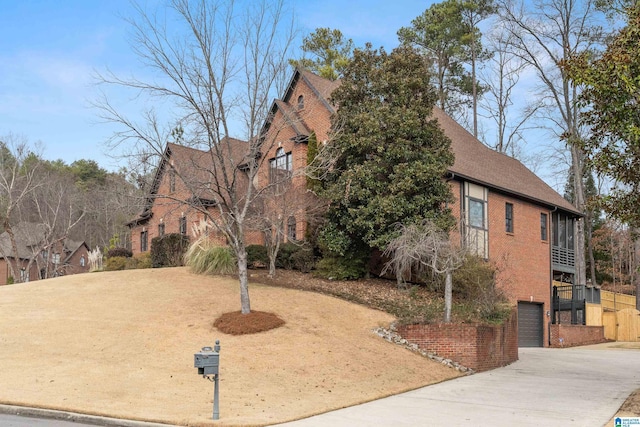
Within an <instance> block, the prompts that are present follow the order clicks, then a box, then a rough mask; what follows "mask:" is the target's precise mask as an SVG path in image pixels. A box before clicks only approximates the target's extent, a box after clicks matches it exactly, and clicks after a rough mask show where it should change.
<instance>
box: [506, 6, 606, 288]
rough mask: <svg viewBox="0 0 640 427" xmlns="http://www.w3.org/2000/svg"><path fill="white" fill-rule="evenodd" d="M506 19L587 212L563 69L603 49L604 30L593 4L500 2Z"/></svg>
mask: <svg viewBox="0 0 640 427" xmlns="http://www.w3.org/2000/svg"><path fill="white" fill-rule="evenodd" d="M499 3H500V15H501V18H502V20H503V25H504V28H505V29H506V31H508V33H509V41H510V47H509V49H510V51H511V52H513V53H514V54H515V55H517V56H518V57H519V58H520V59H522V60H523V61H524V62H525V63H527V64H528V65H529V66H530V67H532V69H533V70H535V72H536V75H537V78H538V86H537V99H536V100H535V102H536V103H537V105H539V109H538V112H539V113H541V114H540V115H541V118H543V119H544V121H545V123H547V124H548V126H547V127H548V128H549V130H551V131H552V132H554V133H555V134H556V135H557V139H558V141H560V140H564V141H565V142H566V144H567V146H568V149H569V150H570V153H571V168H572V169H571V170H572V174H573V181H574V190H575V200H574V206H575V207H576V209H577V210H579V211H580V212H584V211H585V203H586V198H585V190H584V186H583V183H582V175H583V173H582V171H583V168H584V161H585V156H584V153H583V150H582V149H581V148H580V144H579V141H580V140H581V138H583V135H582V134H581V132H582V129H581V127H580V124H579V122H578V113H579V109H578V105H577V102H576V101H577V95H578V89H577V88H576V86H575V85H573V84H572V83H571V81H570V80H569V78H568V76H567V73H566V71H565V70H564V69H563V68H562V66H561V64H562V63H563V61H566V60H568V59H569V58H570V57H572V56H574V55H576V54H577V53H579V52H582V51H587V50H590V49H593V48H595V47H597V45H598V43H599V42H600V41H601V40H602V38H601V36H602V28H601V27H599V26H598V25H597V22H596V18H597V16H598V11H597V10H596V9H595V7H594V2H593V1H592V0H584V1H582V0H580V1H578V0H535V1H533V2H531V3H526V4H525V3H524V2H521V1H518V0H516V1H513V0H500V1H499ZM576 223H577V225H576V252H577V253H576V276H577V277H576V279H577V280H576V282H577V283H578V284H581V285H584V284H585V283H586V263H585V257H584V250H585V232H584V227H585V224H584V221H582V220H579V221H577V222H576Z"/></svg>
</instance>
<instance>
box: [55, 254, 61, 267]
mask: <svg viewBox="0 0 640 427" xmlns="http://www.w3.org/2000/svg"><path fill="white" fill-rule="evenodd" d="M53 263H54V264H56V265H58V264H60V254H53Z"/></svg>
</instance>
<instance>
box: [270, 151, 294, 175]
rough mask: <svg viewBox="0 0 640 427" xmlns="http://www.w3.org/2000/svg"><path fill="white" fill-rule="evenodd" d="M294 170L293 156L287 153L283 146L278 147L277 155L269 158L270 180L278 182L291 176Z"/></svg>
mask: <svg viewBox="0 0 640 427" xmlns="http://www.w3.org/2000/svg"><path fill="white" fill-rule="evenodd" d="M292 172H293V156H292V155H291V153H290V152H289V153H285V152H284V149H283V148H278V150H277V151H276V157H274V158H273V159H271V160H269V182H270V183H272V184H273V183H278V182H282V181H284V180H285V179H287V178H290V177H291V173H292Z"/></svg>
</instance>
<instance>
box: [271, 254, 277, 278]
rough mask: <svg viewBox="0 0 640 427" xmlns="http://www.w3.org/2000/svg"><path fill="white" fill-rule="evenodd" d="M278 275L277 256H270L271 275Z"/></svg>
mask: <svg viewBox="0 0 640 427" xmlns="http://www.w3.org/2000/svg"><path fill="white" fill-rule="evenodd" d="M275 275H276V256H275V255H273V256H271V255H270V256H269V277H275Z"/></svg>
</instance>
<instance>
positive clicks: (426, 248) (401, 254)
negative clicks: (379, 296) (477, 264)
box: [384, 220, 468, 323]
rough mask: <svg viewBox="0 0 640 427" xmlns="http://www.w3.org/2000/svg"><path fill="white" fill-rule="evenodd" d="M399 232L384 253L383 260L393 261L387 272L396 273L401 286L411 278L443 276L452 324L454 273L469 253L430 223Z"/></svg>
mask: <svg viewBox="0 0 640 427" xmlns="http://www.w3.org/2000/svg"><path fill="white" fill-rule="evenodd" d="M399 229H400V234H399V235H398V237H396V238H395V239H393V240H392V241H391V242H390V243H389V245H388V246H387V248H386V249H385V251H384V256H387V257H389V258H390V261H389V262H388V263H387V265H386V266H385V271H387V270H392V271H393V272H395V274H396V278H397V281H398V286H401V285H402V283H403V282H404V281H405V280H407V279H409V278H410V277H411V275H412V274H416V273H417V274H424V273H427V272H429V271H431V272H434V273H436V274H444V275H445V287H444V306H445V308H444V321H445V323H449V322H451V306H452V293H453V272H454V271H455V270H457V269H458V268H460V267H461V266H462V264H463V263H464V259H465V256H466V254H467V253H468V251H467V249H466V247H465V246H461V245H459V244H455V243H453V241H452V240H451V239H450V236H449V233H448V232H446V231H443V230H441V229H440V228H438V227H436V225H435V224H433V223H432V222H431V221H428V220H427V221H424V222H422V223H421V224H411V225H408V226H405V225H400V226H399Z"/></svg>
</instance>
